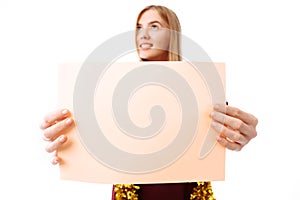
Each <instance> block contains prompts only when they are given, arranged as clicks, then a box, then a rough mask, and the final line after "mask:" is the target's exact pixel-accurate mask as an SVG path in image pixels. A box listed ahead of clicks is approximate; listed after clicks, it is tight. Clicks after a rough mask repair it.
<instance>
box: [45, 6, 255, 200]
mask: <svg viewBox="0 0 300 200" xmlns="http://www.w3.org/2000/svg"><path fill="white" fill-rule="evenodd" d="M169 30H170V31H169ZM180 32H181V27H180V23H179V20H178V18H177V16H176V14H175V13H174V12H173V11H171V10H170V9H168V8H166V7H164V6H148V7H146V8H144V9H143V10H142V11H141V12H140V14H139V15H138V18H137V25H136V46H137V49H138V50H137V52H138V55H139V57H140V60H141V61H180V60H182V59H181V46H180V34H177V33H180ZM70 116H71V113H70V111H69V110H68V109H60V110H56V111H54V112H51V113H48V114H47V115H46V116H45V118H44V120H43V122H42V124H41V129H42V130H43V137H44V139H46V140H47V141H49V144H48V145H47V147H46V151H47V152H49V153H50V152H56V150H57V149H58V148H59V147H60V146H62V145H63V144H65V143H66V142H67V136H65V135H63V132H65V131H67V129H68V128H70V127H72V126H74V119H73V118H71V117H70ZM211 117H212V119H213V122H212V128H214V129H215V130H216V131H217V132H218V133H220V136H219V137H217V141H218V142H219V143H220V144H221V145H223V146H224V147H226V148H228V149H230V150H236V151H239V150H241V149H242V148H243V147H244V146H245V145H246V144H247V143H248V142H249V141H250V140H251V139H252V138H254V137H256V135H257V133H256V126H257V123H258V120H257V119H256V117H254V116H253V115H251V114H249V113H246V112H244V111H242V110H240V109H238V108H235V107H231V106H226V108H225V110H224V108H223V109H221V108H220V107H219V106H215V108H214V111H213V113H212V114H211ZM223 120H224V121H225V123H224V124H223V123H222V122H223ZM59 162H60V159H59V157H58V156H57V154H55V155H54V157H53V160H52V163H53V164H57V163H59ZM112 199H113V200H114V199H115V200H119V199H135V200H138V199H141V200H150V199H151V200H153V199H155V200H165V199H176V200H187V199H214V197H213V192H212V190H211V185H210V182H198V183H168V184H141V185H133V184H117V185H114V187H113V195H112Z"/></svg>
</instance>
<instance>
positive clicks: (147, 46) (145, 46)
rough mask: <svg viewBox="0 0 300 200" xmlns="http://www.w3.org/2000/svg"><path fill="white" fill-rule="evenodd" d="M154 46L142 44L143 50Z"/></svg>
mask: <svg viewBox="0 0 300 200" xmlns="http://www.w3.org/2000/svg"><path fill="white" fill-rule="evenodd" d="M152 46H153V45H152V44H141V45H140V47H141V48H143V49H146V48H151V47H152Z"/></svg>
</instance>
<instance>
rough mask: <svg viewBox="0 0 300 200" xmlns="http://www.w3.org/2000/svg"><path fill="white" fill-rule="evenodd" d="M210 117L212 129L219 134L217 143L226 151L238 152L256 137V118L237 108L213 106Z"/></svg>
mask: <svg viewBox="0 0 300 200" xmlns="http://www.w3.org/2000/svg"><path fill="white" fill-rule="evenodd" d="M211 117H212V120H213V121H212V123H211V126H212V128H213V129H214V130H215V131H217V132H218V133H219V134H220V135H219V136H218V137H217V141H218V142H219V143H220V144H221V145H222V146H224V147H226V148H227V149H230V150H234V151H240V150H241V149H242V148H243V147H244V146H245V145H246V144H248V143H249V141H250V140H251V139H253V138H255V137H256V135H257V132H256V126H257V124H258V120H257V118H256V117H255V116H253V115H252V114H250V113H246V112H244V111H242V110H240V109H238V108H235V107H231V106H227V105H226V106H225V107H224V106H223V105H215V106H214V111H213V112H212V113H211Z"/></svg>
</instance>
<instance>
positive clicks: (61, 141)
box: [45, 135, 68, 153]
mask: <svg viewBox="0 0 300 200" xmlns="http://www.w3.org/2000/svg"><path fill="white" fill-rule="evenodd" d="M67 139H68V138H67V136H65V135H61V136H59V137H58V138H56V139H55V140H54V141H52V142H50V143H49V144H48V145H47V146H46V148H45V150H46V151H47V152H48V153H52V152H55V151H56V150H57V149H58V148H59V147H61V146H62V145H63V144H64V143H65V142H66V141H67Z"/></svg>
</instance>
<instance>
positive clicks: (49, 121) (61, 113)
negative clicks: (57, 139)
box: [40, 109, 70, 130]
mask: <svg viewBox="0 0 300 200" xmlns="http://www.w3.org/2000/svg"><path fill="white" fill-rule="evenodd" d="M68 116H70V111H69V110H68V109H59V110H56V111H53V112H50V113H48V114H47V115H46V116H45V117H44V120H43V122H42V123H41V125H40V128H41V129H42V130H44V129H46V128H48V127H50V126H52V125H53V124H55V123H57V122H58V121H61V120H63V119H65V118H67V117H68Z"/></svg>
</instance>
